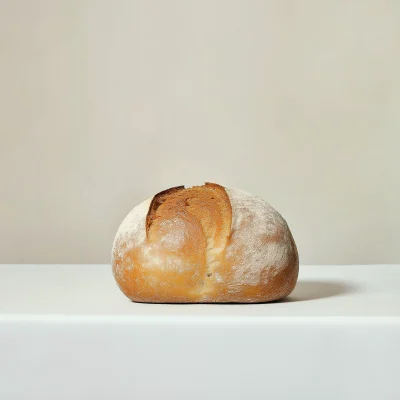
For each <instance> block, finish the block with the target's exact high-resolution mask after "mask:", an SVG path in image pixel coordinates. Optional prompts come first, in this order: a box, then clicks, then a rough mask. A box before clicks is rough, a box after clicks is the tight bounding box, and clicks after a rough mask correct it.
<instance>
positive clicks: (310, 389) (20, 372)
mask: <svg viewBox="0 0 400 400" xmlns="http://www.w3.org/2000/svg"><path fill="white" fill-rule="evenodd" d="M0 354H1V357H0V360H1V361H0V398H1V399H32V398H40V399H41V400H47V399H96V400H98V399H115V398H125V397H126V396H128V397H129V398H135V399H138V400H141V399H159V398H163V399H171V400H181V399H182V400H183V399H185V400H187V399H189V398H190V399H193V400H197V399H205V398H207V399H210V400H213V399H218V400H223V399H225V398H226V399H230V400H235V399H247V398H248V399H255V400H258V399H264V398H265V399H267V398H274V399H281V398H282V399H286V398H291V399H292V398H296V399H303V398H304V399H307V400H310V399H321V398H323V399H326V400H330V399H332V400H333V399H335V400H337V399H363V400H364V399H368V400H369V399H371V400H372V399H377V398H379V399H384V400H392V399H393V400H394V399H396V400H398V399H400V378H399V376H400V375H399V374H400V266H399V265H373V266H301V267H300V276H299V282H298V285H297V287H296V289H295V291H294V292H293V293H292V295H290V296H289V298H288V299H287V300H285V301H282V302H276V303H269V304H254V305H240V304H236V305H235V304H228V305H218V304H217V305H197V304H193V305H158V304H137V303H132V302H131V301H129V300H128V299H127V298H126V297H125V296H124V295H123V294H122V293H121V292H120V291H119V289H118V287H117V286H116V284H115V282H114V279H113V276H112V273H111V267H110V266H109V265H3V266H0ZM1 380H2V381H1ZM128 397H127V398H128Z"/></svg>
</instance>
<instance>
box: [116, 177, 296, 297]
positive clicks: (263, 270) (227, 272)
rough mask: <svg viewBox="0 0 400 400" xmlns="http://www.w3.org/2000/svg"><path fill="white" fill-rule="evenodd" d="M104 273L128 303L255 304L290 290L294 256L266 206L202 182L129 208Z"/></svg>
mask: <svg viewBox="0 0 400 400" xmlns="http://www.w3.org/2000/svg"><path fill="white" fill-rule="evenodd" d="M112 268H113V273H114V277H115V279H116V281H117V283H118V286H119V287H120V289H121V290H122V292H123V293H124V294H125V295H126V296H127V297H129V298H130V299H131V300H133V301H136V302H149V303H227V302H235V303H259V302H266V301H273V300H278V299H282V298H283V297H285V296H287V295H288V294H290V293H291V291H292V290H293V289H294V287H295V285H296V281H297V276H298V271H299V259H298V254H297V249H296V244H295V242H294V240H293V237H292V235H291V233H290V230H289V228H288V226H287V224H286V222H285V220H284V219H283V218H282V216H281V215H280V214H279V213H278V212H277V211H276V210H275V209H274V208H272V207H271V206H270V205H269V204H268V203H266V202H265V201H264V200H262V199H261V198H259V197H256V196H252V195H250V194H248V193H245V192H243V191H241V190H237V189H229V188H225V187H223V186H220V185H217V184H214V183H206V184H205V185H203V186H194V187H191V188H187V189H185V187H184V186H179V187H174V188H171V189H168V190H165V191H163V192H160V193H158V194H156V195H155V196H154V197H153V198H152V199H148V200H146V201H144V202H143V203H141V204H139V205H138V206H137V207H135V208H134V209H133V210H132V211H131V212H130V213H129V214H128V215H127V217H126V218H125V220H124V221H123V222H122V224H121V226H120V227H119V229H118V232H117V234H116V237H115V240H114V246H113V250H112Z"/></svg>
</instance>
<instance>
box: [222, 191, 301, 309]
mask: <svg viewBox="0 0 400 400" xmlns="http://www.w3.org/2000/svg"><path fill="white" fill-rule="evenodd" d="M226 192H227V193H228V196H229V199H230V202H231V205H232V233H231V240H230V243H229V245H228V247H227V249H226V261H227V265H228V266H229V268H231V272H230V273H229V274H228V279H227V280H226V282H225V283H226V285H227V286H228V292H229V293H230V294H232V295H233V297H235V298H238V299H239V300H242V301H254V300H256V299H257V298H259V299H260V300H264V301H271V300H277V299H280V298H283V297H285V296H287V295H288V294H290V292H291V291H292V290H293V289H294V286H295V284H296V281H297V277H298V269H299V260H298V254H297V248H296V245H295V242H294V240H293V237H292V235H291V232H290V230H289V227H288V225H287V223H286V221H285V220H284V219H283V217H282V216H281V215H280V214H279V212H278V211H276V210H275V209H274V208H273V207H272V206H270V205H269V204H268V203H267V202H266V201H264V200H263V199H261V198H260V197H257V196H254V195H251V194H249V193H246V192H244V191H242V190H238V189H229V188H226ZM255 289H256V290H255ZM246 293H247V294H246ZM246 296H248V297H246Z"/></svg>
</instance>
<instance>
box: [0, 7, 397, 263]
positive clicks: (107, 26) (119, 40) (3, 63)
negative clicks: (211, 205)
mask: <svg viewBox="0 0 400 400" xmlns="http://www.w3.org/2000/svg"><path fill="white" fill-rule="evenodd" d="M399 71H400V2H398V1H382V0H376V1H372V0H367V1H361V0H360V1H347V0H346V1H345V0H343V1H319V0H318V1H317V0H315V1H281V0H279V1H252V0H248V1H246V0H243V1H232V0H223V1H221V0H220V1H215V0H212V1H211V0H210V1H200V0H199V1H189V0H187V1H161V0H160V1H154V0H153V1H152V0H143V1H134V0H132V1H128V0H126V1H122V0H117V1H115V0H113V1H111V0H109V1H104V0H97V1H82V0H58V1H52V0H49V1H42V0H35V1H30V0H24V1H21V0H15V1H6V0H0V110H1V118H0V135H1V148H0V153H1V154H0V183H1V185H0V188H1V189H0V190H1V195H0V262H3V263H107V262H109V255H110V249H111V244H112V240H113V237H114V234H115V232H116V230H117V227H118V225H119V223H120V222H121V220H122V219H123V218H124V216H125V215H126V213H127V212H128V211H129V210H130V209H131V208H132V207H133V206H134V205H135V204H136V203H138V202H140V201H141V200H143V199H145V198H147V197H150V196H151V195H152V194H154V193H155V192H157V191H160V190H162V189H165V188H167V187H170V186H173V185H179V184H185V183H186V184H191V183H201V182H203V181H204V180H208V181H214V182H219V183H222V184H225V185H226V186H232V187H238V188H242V189H244V190H246V191H249V192H253V193H255V194H258V195H260V196H262V197H264V198H265V199H267V201H269V202H270V203H271V204H272V205H273V206H275V207H276V208H277V209H278V210H279V211H280V212H281V213H282V214H283V215H284V217H285V218H286V219H287V221H288V223H289V225H290V227H291V229H292V231H293V234H294V237H295V238H296V240H297V243H298V247H299V252H300V258H301V263H303V264H306V263H307V264H333V263H400V242H399V238H400V207H399V205H400V161H399V159H400V73H399Z"/></svg>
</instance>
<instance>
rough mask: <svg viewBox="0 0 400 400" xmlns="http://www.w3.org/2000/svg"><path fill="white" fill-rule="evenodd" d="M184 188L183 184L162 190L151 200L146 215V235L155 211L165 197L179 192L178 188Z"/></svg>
mask: <svg viewBox="0 0 400 400" xmlns="http://www.w3.org/2000/svg"><path fill="white" fill-rule="evenodd" d="M183 189H185V186H176V187H173V188H170V189H166V190H163V191H162V192H159V193H157V194H156V195H155V196H154V197H153V200H152V201H151V203H150V207H149V212H148V213H147V216H146V236H148V233H149V229H150V225H151V224H152V222H153V219H154V215H155V212H156V211H157V208H158V207H160V205H161V204H162V203H163V202H164V201H165V199H166V198H168V196H169V195H170V194H172V193H175V192H179V191H180V190H183Z"/></svg>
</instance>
